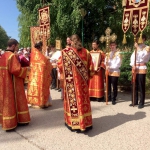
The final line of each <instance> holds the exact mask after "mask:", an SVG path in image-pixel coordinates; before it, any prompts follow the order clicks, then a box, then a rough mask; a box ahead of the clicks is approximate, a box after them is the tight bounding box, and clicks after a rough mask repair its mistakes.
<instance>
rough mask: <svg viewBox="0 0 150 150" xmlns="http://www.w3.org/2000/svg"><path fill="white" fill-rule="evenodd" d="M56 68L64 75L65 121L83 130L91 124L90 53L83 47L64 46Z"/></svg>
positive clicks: (92, 66) (72, 127)
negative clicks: (79, 48) (78, 48)
mask: <svg viewBox="0 0 150 150" xmlns="http://www.w3.org/2000/svg"><path fill="white" fill-rule="evenodd" d="M58 68H59V71H60V73H61V74H63V76H64V116H65V123H66V125H67V126H69V127H70V128H71V129H73V130H74V129H80V130H81V131H84V130H86V128H88V127H91V126H92V114H91V105H90V99H89V86H88V84H89V78H90V76H92V75H93V74H94V71H93V70H94V65H93V62H92V58H91V55H90V53H89V52H88V51H87V50H86V49H84V48H82V50H81V51H77V50H76V49H74V48H65V49H64V50H62V56H61V57H60V59H59V60H58Z"/></svg>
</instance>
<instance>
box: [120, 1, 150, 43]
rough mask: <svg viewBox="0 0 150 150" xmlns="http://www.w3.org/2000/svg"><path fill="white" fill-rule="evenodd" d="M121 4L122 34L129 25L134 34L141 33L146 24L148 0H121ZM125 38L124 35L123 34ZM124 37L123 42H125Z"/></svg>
mask: <svg viewBox="0 0 150 150" xmlns="http://www.w3.org/2000/svg"><path fill="white" fill-rule="evenodd" d="M122 5H123V7H124V12H123V20H122V30H123V32H124V34H125V33H126V32H127V31H128V29H129V27H131V31H132V33H133V35H134V36H136V35H137V34H138V32H139V31H140V32H141V33H142V32H143V30H144V29H145V28H146V26H147V20H148V11H149V0H123V1H122ZM124 38H125V35H124ZM125 41H126V40H125V39H124V42H123V44H125Z"/></svg>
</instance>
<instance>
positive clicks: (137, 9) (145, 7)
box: [124, 6, 148, 11]
mask: <svg viewBox="0 0 150 150" xmlns="http://www.w3.org/2000/svg"><path fill="white" fill-rule="evenodd" d="M141 8H142V9H145V8H148V7H147V6H145V7H141ZM124 10H127V11H129V10H130V11H132V10H138V8H131V9H124Z"/></svg>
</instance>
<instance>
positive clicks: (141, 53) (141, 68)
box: [129, 34, 150, 109]
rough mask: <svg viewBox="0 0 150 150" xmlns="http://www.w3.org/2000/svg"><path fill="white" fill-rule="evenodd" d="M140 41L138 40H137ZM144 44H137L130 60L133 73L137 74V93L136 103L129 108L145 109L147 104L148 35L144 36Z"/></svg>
mask: <svg viewBox="0 0 150 150" xmlns="http://www.w3.org/2000/svg"><path fill="white" fill-rule="evenodd" d="M137 40H138V39H137ZM142 40H143V43H142V44H138V43H137V42H135V44H134V47H135V51H134V52H133V53H132V55H131V58H130V65H131V66H132V73H133V74H134V73H135V77H134V79H135V91H133V94H134V101H133V100H132V103H131V104H130V105H129V106H135V105H138V108H139V109H140V108H143V107H144V103H145V82H146V72H147V67H146V64H147V62H148V61H149V58H150V47H149V46H147V45H145V41H146V35H144V34H143V35H142ZM135 53H136V54H135ZM138 92H140V100H139V101H138Z"/></svg>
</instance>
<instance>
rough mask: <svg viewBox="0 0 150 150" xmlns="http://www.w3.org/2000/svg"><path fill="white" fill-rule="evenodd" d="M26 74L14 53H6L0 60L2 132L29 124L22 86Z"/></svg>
mask: <svg viewBox="0 0 150 150" xmlns="http://www.w3.org/2000/svg"><path fill="white" fill-rule="evenodd" d="M26 73H27V68H26V67H24V68H22V67H21V65H20V63H19V61H18V59H17V57H16V56H15V55H14V53H12V52H10V51H6V52H5V53H4V54H3V55H2V57H1V58H0V124H2V128H3V129H4V130H10V129H13V128H15V127H16V126H17V123H28V122H30V115H29V109H28V105H27V99H26V96H25V91H24V84H23V79H24V78H25V77H26Z"/></svg>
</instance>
